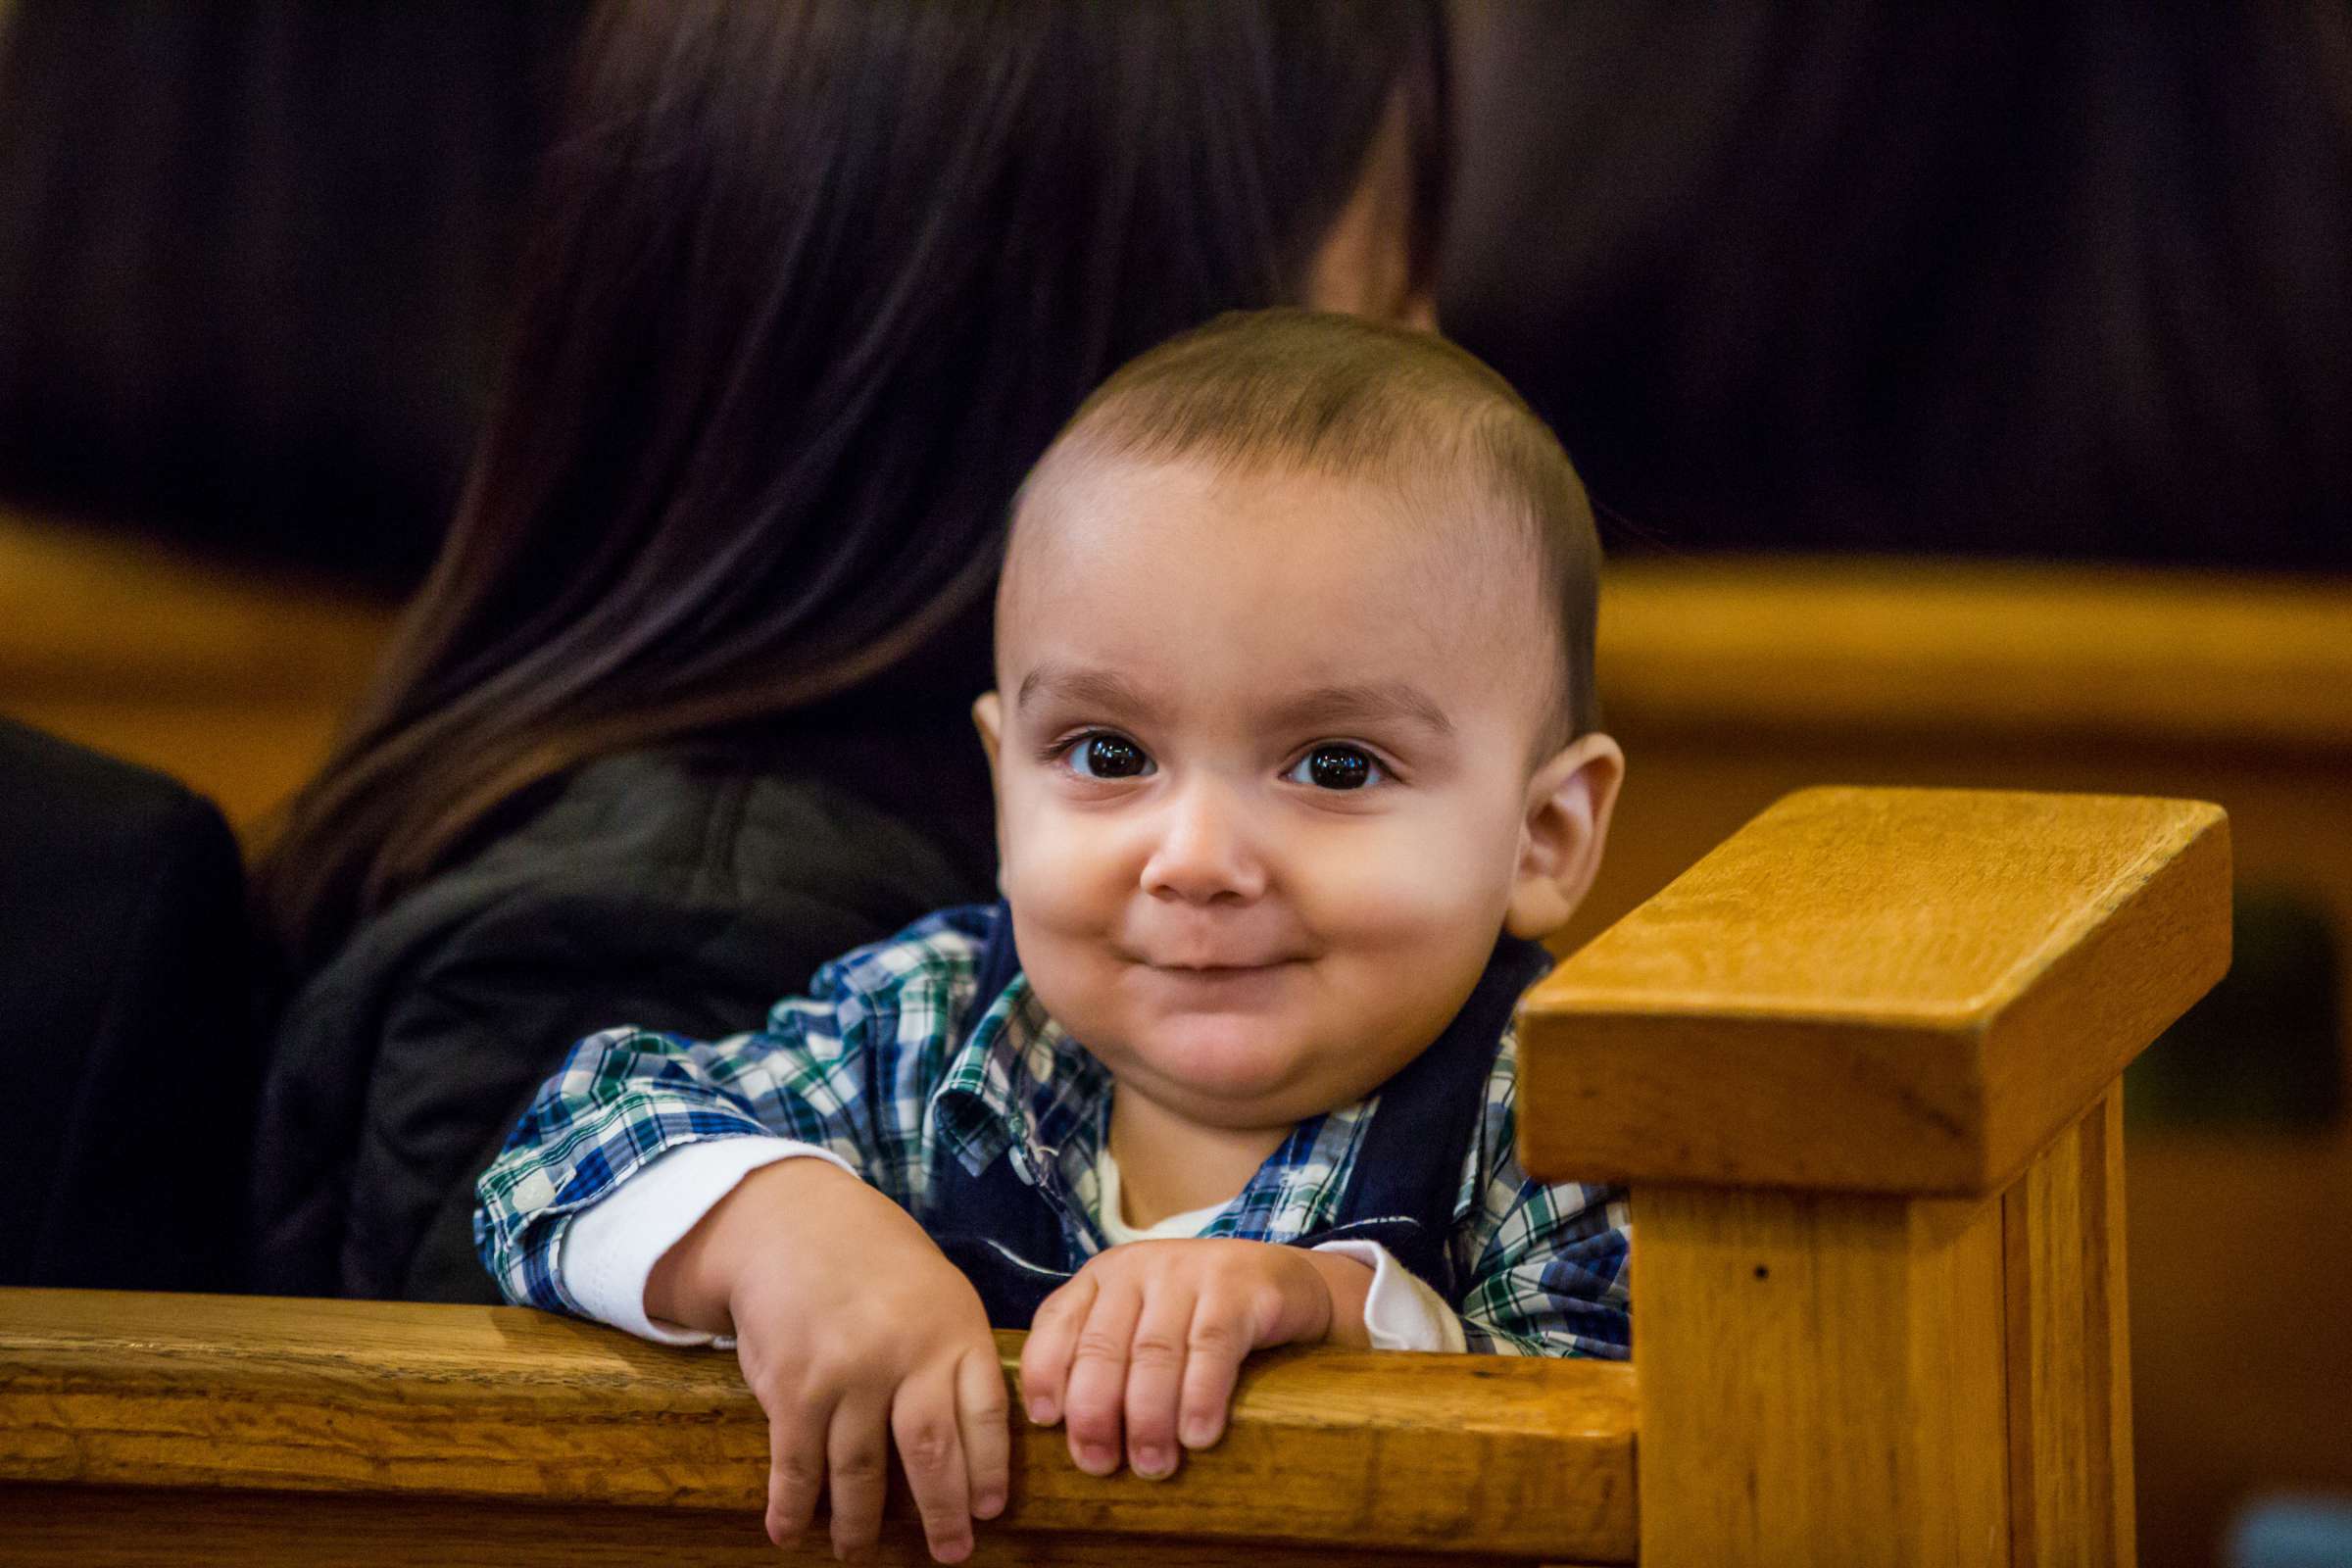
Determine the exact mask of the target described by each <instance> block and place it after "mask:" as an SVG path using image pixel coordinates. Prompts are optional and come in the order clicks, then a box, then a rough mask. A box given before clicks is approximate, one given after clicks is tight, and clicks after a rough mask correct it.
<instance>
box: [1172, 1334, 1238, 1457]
mask: <svg viewBox="0 0 2352 1568" xmlns="http://www.w3.org/2000/svg"><path fill="white" fill-rule="evenodd" d="M1250 1329H1251V1314H1250V1309H1249V1307H1248V1305H1247V1304H1246V1303H1244V1302H1240V1301H1235V1300H1232V1299H1217V1298H1214V1297H1202V1298H1201V1303H1200V1305H1199V1306H1197V1307H1196V1308H1195V1309H1194V1311H1193V1328H1192V1334H1191V1337H1190V1339H1189V1341H1188V1345H1187V1352H1188V1353H1187V1354H1186V1356H1185V1360H1184V1392H1183V1394H1182V1395H1181V1396H1180V1397H1179V1398H1178V1402H1177V1410H1178V1415H1177V1431H1178V1434H1179V1435H1180V1436H1181V1437H1182V1438H1183V1440H1184V1446H1186V1447H1188V1448H1205V1447H1207V1446H1210V1445H1211V1444H1213V1443H1215V1442H1216V1441H1217V1440H1218V1439H1219V1438H1221V1437H1223V1436H1224V1435H1225V1413H1226V1411H1227V1410H1228V1409H1229V1408H1230V1407H1231V1406H1232V1404H1233V1388H1234V1385H1235V1383H1237V1382H1238V1381H1240V1378H1241V1372H1242V1359H1243V1357H1245V1356H1247V1355H1248V1354H1249V1353H1250V1343H1251V1333H1250Z"/></svg>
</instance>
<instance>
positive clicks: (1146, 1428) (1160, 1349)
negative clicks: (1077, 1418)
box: [1073, 1283, 1193, 1481]
mask: <svg viewBox="0 0 2352 1568" xmlns="http://www.w3.org/2000/svg"><path fill="white" fill-rule="evenodd" d="M1192 1323H1193V1293H1192V1291H1191V1290H1190V1289H1188V1288H1186V1287H1184V1286H1181V1285H1178V1284H1174V1283H1163V1284H1161V1285H1160V1286H1159V1287H1157V1288H1156V1289H1154V1290H1153V1291H1152V1292H1151V1294H1150V1295H1149V1296H1147V1297H1146V1298H1145V1300H1144V1306H1143V1312H1142V1315H1141V1316H1139V1317H1138V1318H1137V1319H1136V1324H1135V1338H1134V1340H1133V1341H1132V1342H1131V1343H1130V1344H1129V1346H1128V1348H1127V1409H1126V1414H1127V1463H1128V1465H1129V1466H1130V1467H1131V1468H1132V1469H1133V1470H1134V1471H1135V1473H1136V1474H1137V1475H1139V1476H1143V1477H1145V1478H1146V1479H1148V1480H1152V1481H1157V1480H1159V1479H1160V1478H1161V1477H1163V1476H1170V1475H1174V1474H1175V1473H1176V1397H1177V1392H1178V1390H1179V1389H1180V1388H1181V1387H1182V1385H1183V1381H1184V1362H1185V1346H1186V1342H1187V1341H1188V1340H1189V1339H1190V1338H1191V1329H1192ZM1073 1425H1074V1418H1073Z"/></svg>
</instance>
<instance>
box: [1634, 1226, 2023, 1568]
mask: <svg viewBox="0 0 2352 1568" xmlns="http://www.w3.org/2000/svg"><path fill="white" fill-rule="evenodd" d="M1634 1232H1635V1235H1636V1236H1637V1237H1638V1238H1639V1239H1640V1240H1639V1249H1638V1251H1637V1253H1636V1256H1635V1268H1634V1321H1635V1322H1636V1324H1638V1325H1639V1332H1640V1335H1641V1340H1640V1345H1641V1351H1640V1353H1641V1357H1642V1382H1641V1406H1642V1417H1641V1430H1642V1443H1641V1470H1642V1497H1643V1499H1644V1502H1643V1507H1642V1549H1641V1559H1642V1561H1644V1562H1657V1563H1687V1564H1707V1565H1710V1568H1716V1565H1723V1568H1741V1565H1748V1568H1773V1565H1777V1564H1783V1563H1905V1564H1919V1565H1957V1564H1967V1565H1970V1568H1996V1565H1999V1568H2007V1565H2008V1563H2009V1553H2008V1539H2009V1518H2008V1514H2009V1503H2008V1486H2009V1480H2008V1475H2007V1453H2008V1446H2007V1439H2006V1421H2007V1411H2006V1403H2007V1401H2006V1399H2005V1397H2004V1388H2003V1366H2004V1349H2003V1343H2002V1338H2003V1324H2002V1311H2001V1230H2000V1204H1999V1202H1998V1201H1985V1202H1980V1203H1969V1202H1955V1201H1912V1200H1905V1199H1901V1198H1893V1197H1882V1196H1878V1195H1874V1194H1818V1193H1787V1192H1773V1191H1764V1190H1753V1189H1712V1190H1710V1189H1702V1188H1688V1187H1660V1188H1637V1189H1635V1192H1634Z"/></svg>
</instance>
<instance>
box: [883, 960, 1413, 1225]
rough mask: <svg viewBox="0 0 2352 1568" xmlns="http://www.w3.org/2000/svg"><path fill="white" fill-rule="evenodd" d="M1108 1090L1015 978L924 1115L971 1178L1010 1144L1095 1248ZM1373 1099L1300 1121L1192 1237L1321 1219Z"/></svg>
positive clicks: (1091, 1063) (1101, 1075) (1332, 1202)
mask: <svg viewBox="0 0 2352 1568" xmlns="http://www.w3.org/2000/svg"><path fill="white" fill-rule="evenodd" d="M979 1000H980V999H978V998H974V999H973V1001H974V1005H977V1004H978V1002H979ZM1111 1091H1112V1082H1111V1077H1110V1073H1109V1070H1108V1069H1106V1068H1105V1067H1104V1066H1103V1064H1102V1063H1101V1062H1100V1061H1098V1060H1096V1059H1095V1057H1094V1056H1093V1055H1092V1054H1090V1053H1088V1052H1087V1050H1086V1049H1085V1048H1084V1047H1083V1046H1081V1045H1079V1043H1078V1042H1077V1041H1076V1040H1074V1039H1072V1038H1071V1037H1070V1034H1069V1031H1068V1030H1066V1029H1064V1028H1062V1026H1061V1025H1060V1024H1058V1023H1056V1022H1054V1020H1053V1019H1052V1018H1051V1017H1049V1016H1047V1013H1046V1009H1045V1007H1044V1005H1042V1004H1041V1003H1039V1001H1038V1000H1037V993H1036V992H1034V991H1032V990H1031V989H1030V987H1029V982H1028V979H1027V978H1026V977H1025V976H1016V977H1015V978H1014V979H1013V981H1012V983H1011V984H1010V985H1009V986H1007V987H1006V988H1005V991H1004V993H1003V994H1002V995H1001V996H999V997H997V998H996V999H995V1000H994V1001H992V1002H990V1003H989V1005H988V1010H987V1011H986V1012H985V1013H984V1014H982V1016H981V1019H980V1022H979V1025H978V1026H977V1027H976V1028H974V1029H972V1030H970V1031H969V1034H968V1036H967V1038H966V1039H965V1040H964V1042H963V1044H962V1045H961V1046H960V1047H958V1048H956V1050H955V1051H954V1052H953V1054H951V1055H950V1056H949V1058H948V1061H947V1066H946V1071H945V1072H944V1073H943V1075H942V1077H941V1081H940V1085H939V1087H938V1089H937V1090H936V1091H934V1093H933V1095H932V1098H931V1107H930V1110H931V1114H930V1120H931V1124H932V1127H933V1129H934V1132H935V1135H936V1137H937V1139H938V1141H939V1143H940V1144H941V1146H942V1147H943V1148H944V1149H946V1151H947V1152H949V1153H950V1154H951V1155H952V1156H953V1157H955V1158H956V1160H958V1161H959V1162H960V1163H961V1164H962V1165H963V1167H964V1169H965V1170H967V1171H970V1172H972V1173H974V1174H977V1173H978V1172H980V1171H981V1170H983V1169H985V1168H986V1167H987V1166H988V1165H989V1163H990V1162H991V1161H993V1160H995V1159H996V1158H997V1157H998V1156H999V1155H1000V1154H1003V1153H1005V1152H1006V1151H1007V1150H1009V1151H1010V1152H1011V1154H1012V1159H1013V1162H1014V1166H1015V1168H1016V1169H1017V1170H1019V1171H1020V1173H1021V1174H1022V1176H1023V1177H1024V1178H1025V1179H1026V1180H1028V1181H1030V1182H1031V1183H1033V1184H1042V1188H1043V1190H1045V1191H1047V1192H1059V1193H1062V1194H1066V1195H1067V1197H1068V1199H1069V1200H1070V1201H1072V1203H1073V1206H1074V1207H1075V1208H1076V1209H1077V1210H1078V1211H1079V1212H1080V1213H1081V1214H1082V1216H1083V1217H1084V1218H1085V1220H1086V1222H1087V1228H1088V1230H1089V1231H1090V1232H1092V1234H1093V1241H1094V1245H1095V1246H1096V1247H1098V1248H1099V1247H1101V1246H1102V1245H1103V1235H1102V1225H1101V1223H1100V1221H1099V1220H1098V1219H1097V1218H1096V1216H1097V1215H1098V1214H1100V1212H1101V1197H1102V1195H1101V1187H1100V1180H1099V1177H1098V1175H1097V1165H1098V1162H1099V1160H1100V1157H1101V1154H1102V1152H1103V1144H1104V1142H1105V1140H1107V1139H1108V1137H1109V1136H1110V1101H1111ZM1378 1103H1379V1097H1378V1096H1377V1095H1375V1096H1372V1097H1370V1098H1368V1099H1365V1100H1361V1101H1358V1102H1356V1103H1353V1104H1351V1105H1343V1106H1341V1107H1340V1108H1338V1109H1337V1110H1332V1111H1327V1112H1325V1113H1324V1114H1322V1115H1319V1116H1310V1117H1308V1118H1307V1119H1306V1120H1304V1121H1302V1122H1300V1123H1299V1125H1298V1126H1297V1127H1295V1128H1293V1129H1292V1130H1291V1135H1290V1136H1289V1137H1288V1138H1286V1139H1285V1140H1284V1141H1283V1144H1282V1147H1281V1148H1280V1149H1277V1150H1276V1151H1275V1152H1273V1153H1272V1154H1271V1155H1269V1156H1268V1157H1267V1159H1266V1161H1265V1163H1264V1164H1263V1165H1261V1166H1259V1167H1258V1170H1257V1173H1256V1174H1255V1175H1254V1176H1252V1177H1250V1182H1249V1185H1248V1186H1246V1187H1244V1188H1243V1189H1242V1192H1241V1194H1240V1196H1239V1197H1237V1198H1235V1199H1234V1200H1233V1201H1231V1202H1229V1203H1227V1204H1226V1205H1225V1207H1224V1208H1223V1209H1222V1210H1220V1211H1219V1213H1218V1215H1217V1217H1216V1218H1215V1219H1214V1220H1212V1221H1211V1222H1210V1223H1209V1225H1208V1227H1207V1228H1206V1229H1205V1230H1204V1231H1203V1232H1202V1233H1201V1234H1202V1235H1205V1236H1231V1237H1237V1238H1239V1239H1241V1240H1244V1241H1269V1242H1287V1241H1292V1240H1295V1239H1297V1238H1298V1237H1300V1236H1304V1235H1307V1234H1309V1233H1310V1232H1312V1231H1315V1230H1319V1229H1321V1228H1322V1227H1324V1226H1325V1225H1327V1224H1329V1223H1330V1221H1331V1219H1332V1217H1333V1216H1334V1215H1335V1214H1336V1213H1337V1212H1338V1209H1339V1204H1340V1199H1341V1196H1342V1194H1343V1193H1344V1192H1345V1191H1346V1189H1347V1185H1348V1173H1349V1172H1350V1171H1351V1170H1352V1168H1353V1166H1354V1163H1355V1152H1356V1148H1357V1145H1358V1144H1359V1143H1360V1142H1361V1139H1362V1136H1363V1133H1364V1131H1365V1129H1366V1128H1368V1127H1369V1126H1370V1125H1371V1119H1372V1111H1373V1109H1374V1108H1375V1107H1376V1105H1377V1104H1378Z"/></svg>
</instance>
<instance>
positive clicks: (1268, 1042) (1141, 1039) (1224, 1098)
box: [1079, 1011, 1356, 1127]
mask: <svg viewBox="0 0 2352 1568" xmlns="http://www.w3.org/2000/svg"><path fill="white" fill-rule="evenodd" d="M1115 1036H1116V1043H1115V1044H1112V1045H1110V1046H1108V1047H1104V1048H1097V1047H1095V1046H1094V1044H1093V1043H1092V1042H1087V1044H1088V1047H1089V1049H1090V1050H1093V1051H1094V1052H1095V1054H1096V1055H1097V1056H1098V1057H1099V1058H1101V1059H1102V1060H1103V1063H1104V1064H1105V1065H1106V1066H1108V1067H1109V1068H1110V1071H1111V1075H1112V1077H1114V1078H1116V1079H1117V1080H1119V1081H1120V1082H1121V1083H1123V1084H1124V1083H1133V1084H1134V1085H1135V1086H1136V1088H1137V1089H1138V1090H1140V1091H1141V1092H1143V1093H1145V1094H1148V1095H1150V1096H1151V1097H1152V1099H1154V1100H1156V1101H1159V1102H1160V1103H1163V1104H1166V1105H1168V1106H1169V1108H1171V1109H1173V1110H1176V1111H1178V1112H1179V1113H1180V1114H1182V1115H1184V1116H1185V1117H1186V1118H1188V1119H1189V1120H1192V1121H1196V1122H1200V1123H1201V1124H1202V1125H1205V1126H1223V1127H1264V1126H1269V1125H1272V1124H1274V1123H1277V1122H1286V1121H1299V1120H1302V1119H1304V1118H1305V1117H1308V1116H1312V1115H1315V1114H1317V1113H1319V1112H1321V1111H1326V1110H1330V1109H1333V1108H1334V1107H1335V1106H1336V1105H1338V1104H1341V1103H1345V1099H1332V1098H1331V1097H1332V1095H1333V1094H1334V1093H1335V1087H1334V1086H1333V1085H1330V1084H1328V1083H1325V1082H1323V1081H1322V1077H1323V1075H1320V1074H1317V1073H1316V1072H1314V1070H1313V1068H1314V1065H1315V1063H1316V1061H1317V1059H1318V1057H1319V1055H1320V1054H1319V1053H1317V1052H1316V1051H1315V1050H1314V1049H1313V1047H1312V1046H1311V1044H1310V1042H1311V1040H1312V1039H1313V1038H1314V1036H1313V1032H1312V1026H1311V1022H1310V1021H1309V1020H1302V1019H1285V1018H1280V1017H1268V1016H1266V1015H1265V1014H1263V1013H1260V1012H1214V1011H1194V1012H1186V1013H1183V1014H1181V1015H1177V1016H1162V1017H1157V1018H1151V1019H1145V1020H1134V1021H1132V1022H1131V1023H1130V1026H1129V1027H1127V1028H1124V1029H1119V1030H1117V1031H1115ZM1079 1038H1080V1039H1081V1040H1082V1041H1084V1040H1085V1037H1084V1036H1083V1035H1081V1036H1080V1037H1079ZM1345 1098H1347V1099H1352V1098H1356V1097H1354V1096H1347V1097H1345ZM1326 1101H1329V1103H1325V1102H1326Z"/></svg>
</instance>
